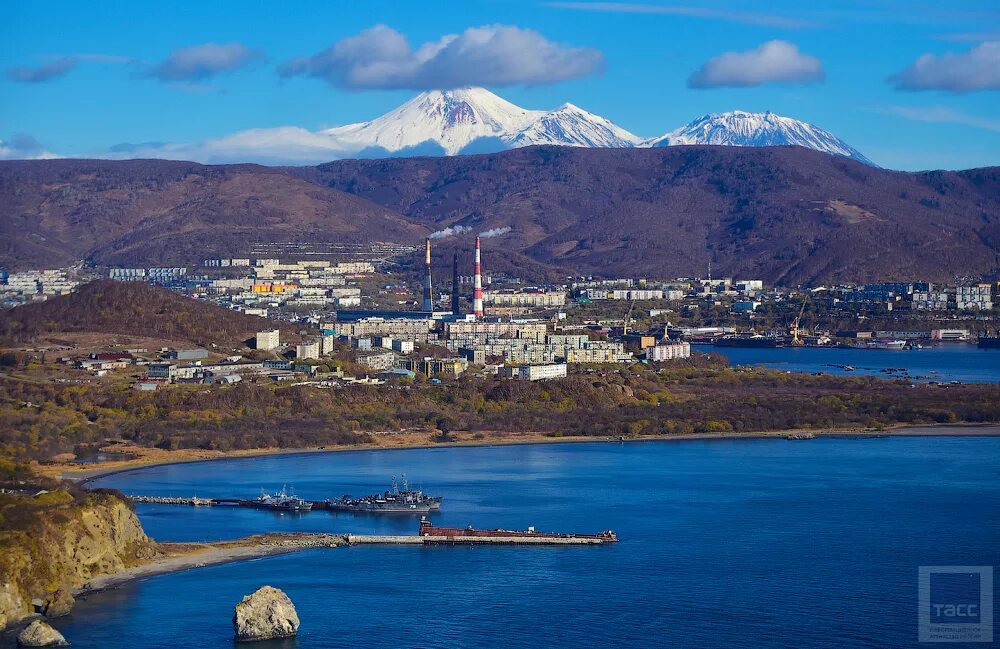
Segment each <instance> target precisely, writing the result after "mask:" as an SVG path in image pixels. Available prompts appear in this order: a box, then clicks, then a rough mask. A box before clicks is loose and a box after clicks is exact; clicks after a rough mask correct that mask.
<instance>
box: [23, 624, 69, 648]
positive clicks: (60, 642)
mask: <svg viewBox="0 0 1000 649" xmlns="http://www.w3.org/2000/svg"><path fill="white" fill-rule="evenodd" d="M17 644H18V645H20V646H22V647H68V646H69V643H68V642H66V638H64V637H63V635H62V634H61V633H59V632H58V631H56V630H55V629H53V628H52V627H51V626H49V625H48V623H47V622H44V621H42V620H35V621H34V622H32V623H31V624H29V625H28V626H26V627H25V628H24V630H23V631H21V633H20V634H18V636H17Z"/></svg>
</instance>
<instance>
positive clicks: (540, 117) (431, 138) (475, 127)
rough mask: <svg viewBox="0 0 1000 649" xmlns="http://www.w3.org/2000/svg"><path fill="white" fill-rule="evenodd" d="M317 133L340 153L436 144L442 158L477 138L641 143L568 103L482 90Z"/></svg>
mask: <svg viewBox="0 0 1000 649" xmlns="http://www.w3.org/2000/svg"><path fill="white" fill-rule="evenodd" d="M322 133H323V134H324V135H326V136H328V137H329V138H331V140H333V141H334V142H335V143H336V148H338V149H343V150H354V151H361V150H364V149H367V148H373V147H377V148H380V149H384V150H385V151H388V152H390V153H395V152H397V151H401V150H403V149H407V148H412V147H417V146H420V145H426V144H432V145H435V144H436V145H439V146H440V147H441V148H442V149H443V150H444V152H445V153H446V154H447V155H455V154H457V153H460V152H462V151H463V150H464V149H466V148H467V147H469V145H471V144H473V143H474V142H475V141H476V140H480V139H482V138H489V139H492V140H493V141H494V143H495V144H496V145H497V147H498V148H507V147H519V146H528V145H530V144H562V145H571V146H587V147H630V146H635V145H636V144H638V143H639V141H640V139H641V138H638V137H636V136H635V135H632V134H631V133H629V132H628V131H626V130H625V129H622V128H620V127H618V126H616V125H615V124H613V123H612V122H610V121H609V120H607V119H605V118H603V117H600V116H598V115H594V114H592V113H588V112H587V111H585V110H582V109H580V108H577V107H576V106H573V105H572V104H564V105H563V106H561V107H560V108H558V109H556V110H553V111H544V110H528V109H525V108H521V107H519V106H516V105H514V104H512V103H510V102H509V101H507V100H505V99H502V98H500V97H498V96H497V95H495V94H493V93H492V92H490V91H489V90H486V89H485V88H462V89H460V90H446V91H441V90H433V91H430V92H424V93H421V94H419V95H417V96H416V97H414V98H413V99H411V100H410V101H408V102H406V103H405V104H403V105H402V106H400V107H399V108H397V109H395V110H393V111H391V112H388V113H386V114H385V115H382V116H381V117H378V118H376V119H373V120H371V121H369V122H361V123H359V124H349V125H347V126H339V127H337V128H331V129H328V130H326V131H323V132H322Z"/></svg>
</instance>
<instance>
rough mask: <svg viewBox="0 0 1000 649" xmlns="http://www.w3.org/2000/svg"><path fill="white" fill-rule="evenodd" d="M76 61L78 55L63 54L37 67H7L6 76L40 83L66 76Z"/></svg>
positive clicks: (21, 80) (11, 78) (22, 81)
mask: <svg viewBox="0 0 1000 649" xmlns="http://www.w3.org/2000/svg"><path fill="white" fill-rule="evenodd" d="M77 63H79V58H78V57H76V56H63V57H60V58H58V59H56V60H55V61H52V62H50V63H46V64H45V65H40V66H38V67H29V66H22V67H18V68H8V69H7V78H8V79H10V80H11V81H20V82H21V83H42V82H43V81H51V80H52V79H58V78H59V77H64V76H66V75H67V74H69V73H70V72H72V71H73V70H74V69H75V68H76V64H77Z"/></svg>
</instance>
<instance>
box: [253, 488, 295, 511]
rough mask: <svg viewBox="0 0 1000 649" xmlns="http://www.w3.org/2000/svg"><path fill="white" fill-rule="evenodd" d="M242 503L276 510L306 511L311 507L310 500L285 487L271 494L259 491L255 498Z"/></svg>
mask: <svg viewBox="0 0 1000 649" xmlns="http://www.w3.org/2000/svg"><path fill="white" fill-rule="evenodd" d="M244 503H246V504H247V505H248V506H250V507H257V508H259V509H274V510H277V511H289V512H307V511H309V510H310V509H312V503H311V502H309V501H308V500H303V499H301V498H299V497H298V496H296V495H294V494H292V493H290V492H288V491H287V490H286V489H285V487H282V488H281V491H278V492H275V493H273V494H269V493H267V492H265V491H261V494H260V495H259V496H257V499H256V500H246V501H242V502H241V503H240V504H244Z"/></svg>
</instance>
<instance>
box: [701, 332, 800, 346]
mask: <svg viewBox="0 0 1000 649" xmlns="http://www.w3.org/2000/svg"><path fill="white" fill-rule="evenodd" d="M712 344H714V345H715V346H716V347H756V348H773V347H784V346H785V342H784V341H783V340H781V339H780V338H772V337H770V336H746V335H736V336H720V337H718V338H716V339H715V340H714V341H712Z"/></svg>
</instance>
